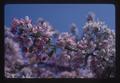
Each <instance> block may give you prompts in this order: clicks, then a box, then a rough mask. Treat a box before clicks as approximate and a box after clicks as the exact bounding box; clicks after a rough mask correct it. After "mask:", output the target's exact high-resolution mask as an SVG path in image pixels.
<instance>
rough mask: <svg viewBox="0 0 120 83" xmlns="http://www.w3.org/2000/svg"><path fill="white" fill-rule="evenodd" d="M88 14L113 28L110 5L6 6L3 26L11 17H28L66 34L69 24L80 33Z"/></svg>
mask: <svg viewBox="0 0 120 83" xmlns="http://www.w3.org/2000/svg"><path fill="white" fill-rule="evenodd" d="M88 12H94V13H95V14H96V17H97V18H99V19H101V20H104V21H105V23H106V24H107V25H108V26H109V27H111V28H112V29H114V28H115V7H114V5H112V4H8V5H5V17H4V19H5V26H7V27H10V23H11V21H12V18H13V17H16V18H24V17H25V16H29V17H30V18H32V20H33V22H34V23H35V22H36V20H37V19H38V18H39V17H42V18H44V19H45V20H47V21H49V22H50V24H51V25H53V26H54V27H55V28H56V29H57V30H58V31H60V32H66V31H68V30H69V27H70V25H71V23H73V22H74V23H76V25H77V26H78V28H79V30H80V31H81V28H82V26H83V25H84V24H85V22H86V16H87V14H88Z"/></svg>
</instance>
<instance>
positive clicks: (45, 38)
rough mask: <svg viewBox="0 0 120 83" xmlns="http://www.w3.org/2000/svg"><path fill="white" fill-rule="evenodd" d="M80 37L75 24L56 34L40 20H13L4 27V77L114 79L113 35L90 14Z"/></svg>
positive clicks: (48, 25) (47, 24)
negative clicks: (67, 30) (34, 21)
mask: <svg viewBox="0 0 120 83" xmlns="http://www.w3.org/2000/svg"><path fill="white" fill-rule="evenodd" d="M79 35H80V34H79V32H78V28H77V27H76V25H75V24H72V27H71V29H70V32H62V33H59V32H58V31H56V30H55V29H54V28H53V26H51V25H50V24H49V23H48V22H47V21H46V20H44V19H42V18H39V19H38V21H37V23H36V24H33V23H32V20H31V19H30V18H29V17H28V16H26V17H25V18H24V19H16V18H14V19H13V21H12V24H11V27H10V28H7V27H5V35H4V36H5V77H7V78H108V77H115V55H116V54H115V32H114V31H113V30H111V29H110V28H109V27H108V26H107V25H106V24H105V23H103V22H102V21H99V20H97V21H96V20H95V17H94V15H91V14H89V15H88V17H87V22H86V24H85V25H84V26H83V34H82V36H81V37H80V36H79Z"/></svg>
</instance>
